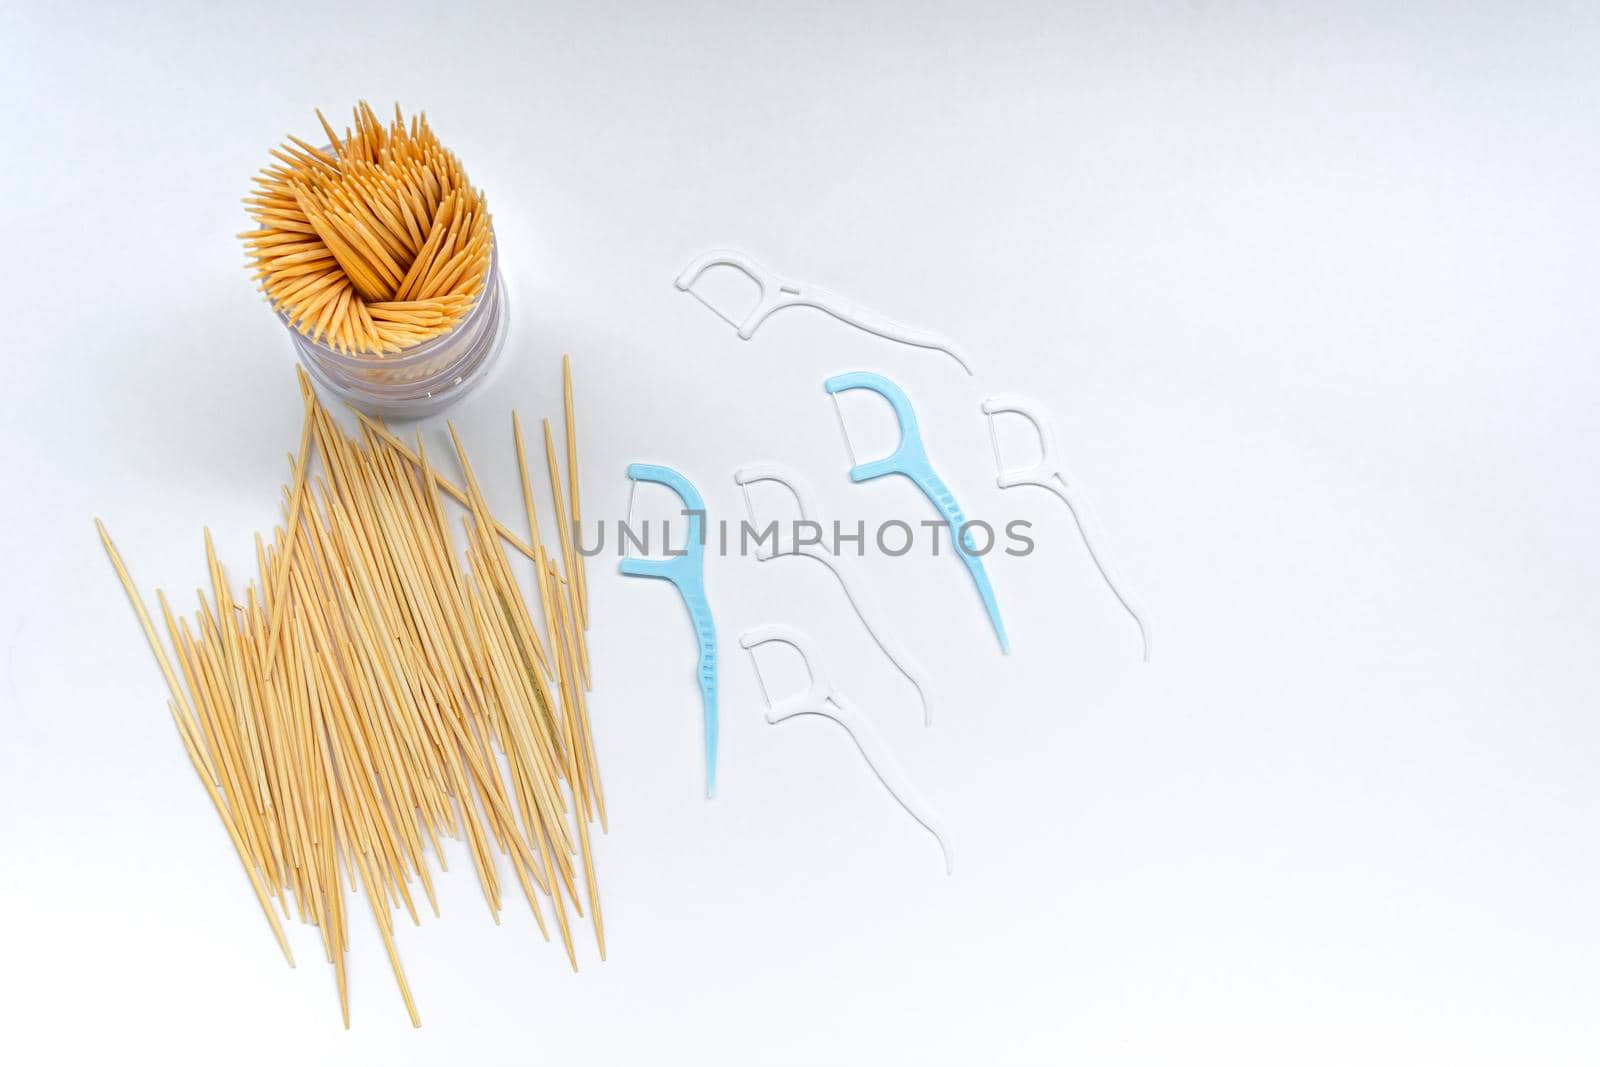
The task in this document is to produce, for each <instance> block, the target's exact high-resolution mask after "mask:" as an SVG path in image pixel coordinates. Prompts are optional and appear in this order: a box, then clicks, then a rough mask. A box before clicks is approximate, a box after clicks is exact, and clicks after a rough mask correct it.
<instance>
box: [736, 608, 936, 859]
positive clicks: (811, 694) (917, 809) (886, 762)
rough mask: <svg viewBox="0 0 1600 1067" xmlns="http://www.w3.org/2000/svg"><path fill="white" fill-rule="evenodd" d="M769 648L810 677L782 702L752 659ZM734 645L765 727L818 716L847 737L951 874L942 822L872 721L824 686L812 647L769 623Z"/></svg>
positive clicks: (822, 668)
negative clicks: (757, 691) (796, 661)
mask: <svg viewBox="0 0 1600 1067" xmlns="http://www.w3.org/2000/svg"><path fill="white" fill-rule="evenodd" d="M770 642H779V643H781V644H785V645H788V646H789V647H791V648H793V649H794V650H795V651H796V652H798V653H800V659H801V660H802V661H803V662H804V663H805V665H806V673H807V674H808V675H810V677H811V684H810V686H809V687H808V688H807V690H806V691H805V692H804V693H802V694H800V695H799V696H792V697H786V698H785V699H783V700H777V701H775V700H773V699H772V693H771V691H770V690H768V689H767V682H766V679H765V678H764V677H762V674H761V663H760V661H759V660H757V659H756V655H755V650H756V648H757V647H758V646H760V645H764V644H768V643H770ZM739 644H740V646H741V647H743V648H744V649H745V650H746V651H748V652H749V653H750V660H751V663H752V664H753V665H754V666H755V672H756V680H757V681H758V682H760V684H761V692H762V695H763V696H765V697H766V700H767V722H768V723H772V724H774V725H775V724H777V723H780V722H783V721H784V720H785V719H792V718H794V717H795V716H796V715H821V716H823V717H824V718H828V719H832V720H833V721H834V722H836V723H838V724H839V725H840V726H842V727H844V731H845V733H847V734H849V735H850V739H851V740H853V741H854V742H855V743H856V748H857V749H859V750H860V752H861V755H862V757H863V758H864V759H865V760H866V761H867V766H869V767H871V768H872V772H873V773H874V774H875V775H877V776H878V781H880V782H882V783H883V787H884V788H885V789H887V790H888V791H889V794H890V795H891V796H893V797H894V798H895V800H897V801H899V802H900V806H901V807H903V808H905V810H906V812H907V814H909V815H910V816H911V817H912V818H913V819H915V820H917V822H919V823H921V824H922V826H923V828H924V829H926V830H927V831H928V832H929V833H930V834H932V835H933V839H934V840H935V841H937V842H938V843H939V851H940V852H942V853H943V854H944V870H945V873H946V874H954V873H955V854H954V852H952V850H951V848H950V844H949V841H948V838H947V836H946V834H945V832H944V830H943V827H942V823H941V820H940V819H939V817H938V816H937V815H936V814H935V813H934V810H933V807H932V805H930V804H929V803H928V802H927V801H926V800H925V799H924V798H923V796H922V794H921V793H919V792H918V791H917V789H916V787H915V786H913V785H912V784H911V782H910V780H909V779H908V778H906V776H905V772H904V771H902V770H901V769H900V764H899V763H898V762H897V761H896V760H895V759H894V757H893V756H892V755H890V753H889V750H888V748H886V747H885V746H884V744H883V740H882V738H880V737H879V736H878V731H877V730H876V729H874V728H873V726H872V723H871V721H870V720H868V719H867V718H866V717H865V716H864V715H862V714H861V712H860V711H859V710H857V708H856V707H855V705H854V704H852V703H851V702H850V701H849V700H848V699H846V697H845V695H844V694H843V693H841V692H840V691H839V689H838V687H837V686H835V685H834V684H833V683H832V681H830V680H829V678H828V675H827V670H826V668H825V666H824V665H823V662H822V657H821V656H820V655H819V654H818V652H817V650H816V647H815V646H814V645H813V644H812V643H811V639H810V638H809V637H807V636H806V635H805V634H803V633H801V632H800V631H799V630H796V629H795V628H794V627H792V626H784V625H781V624H777V623H769V624H768V625H765V626H757V627H755V628H754V629H751V630H746V631H745V632H744V633H743V634H742V635H740V637H739Z"/></svg>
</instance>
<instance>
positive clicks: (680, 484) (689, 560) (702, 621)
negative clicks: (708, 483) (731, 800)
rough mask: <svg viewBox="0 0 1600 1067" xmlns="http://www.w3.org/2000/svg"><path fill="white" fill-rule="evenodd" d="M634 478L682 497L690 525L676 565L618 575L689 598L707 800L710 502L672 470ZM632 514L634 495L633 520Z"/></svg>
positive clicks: (711, 759) (625, 563)
mask: <svg viewBox="0 0 1600 1067" xmlns="http://www.w3.org/2000/svg"><path fill="white" fill-rule="evenodd" d="M628 477H629V478H630V479H631V480H632V481H633V482H634V484H635V486H637V485H638V483H639V482H655V483H656V484H657V485H664V486H666V487H667V488H668V489H671V490H672V491H673V492H674V493H677V494H678V499H679V500H681V501H683V510H684V513H685V514H686V515H687V516H688V519H689V540H688V543H687V544H686V545H685V546H684V551H683V554H682V555H678V556H673V557H672V558H671V559H632V558H624V559H622V560H621V562H620V563H618V565H617V569H618V570H620V571H621V572H622V573H623V574H625V575H627V576H628V577H630V578H662V579H665V580H666V581H669V582H671V583H672V584H673V585H675V586H677V588H678V595H679V596H681V597H683V606H684V607H686V608H688V609H689V621H690V622H691V623H693V624H694V633H695V637H696V639H697V640H698V641H699V643H700V667H699V671H698V678H699V681H700V701H701V704H702V706H703V708H704V711H705V729H706V796H707V797H711V796H714V795H715V794H716V788H717V627H716V624H715V623H714V622H713V621H712V619H711V602H710V601H709V600H707V599H706V580H705V565H704V564H705V550H706V548H705V541H706V539H705V521H706V505H705V501H704V500H702V499H701V497H700V491H699V490H698V489H696V488H695V487H694V483H692V482H690V481H689V479H687V478H685V477H684V476H683V475H681V474H679V473H678V472H677V471H675V470H673V469H672V468H671V467H661V466H657V465H655V464H651V463H630V464H628ZM632 510H633V509H632V497H631V495H630V497H629V517H630V518H631V517H632Z"/></svg>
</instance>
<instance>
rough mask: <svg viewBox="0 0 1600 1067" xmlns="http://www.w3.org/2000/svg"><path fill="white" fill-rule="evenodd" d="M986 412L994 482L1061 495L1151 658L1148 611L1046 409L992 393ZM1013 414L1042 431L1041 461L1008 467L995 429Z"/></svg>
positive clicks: (1000, 484)
mask: <svg viewBox="0 0 1600 1067" xmlns="http://www.w3.org/2000/svg"><path fill="white" fill-rule="evenodd" d="M983 413H984V414H985V415H987V416H989V419H988V422H989V440H990V441H991V442H993V444H994V462H995V468H996V470H997V471H998V474H997V475H996V477H995V484H996V485H998V486H999V487H1000V488H1001V489H1013V488H1015V487H1017V486H1019V485H1035V486H1038V487H1039V488H1040V489H1048V490H1049V491H1050V492H1052V493H1054V494H1055V495H1056V496H1058V497H1060V498H1061V502H1062V503H1064V504H1066V505H1067V510H1068V511H1070V512H1071V513H1072V519H1073V521H1074V522H1075V523H1077V525H1078V533H1079V534H1080V535H1081V536H1082V537H1083V544H1084V547H1085V548H1087V549H1088V550H1089V558H1090V559H1092V560H1094V565H1095V567H1097V568H1098V569H1099V571H1100V577H1102V578H1104V579H1105V582H1106V585H1107V586H1108V587H1110V589H1111V594H1112V595H1113V596H1115V597H1116V598H1117V600H1118V602H1120V603H1121V604H1122V607H1123V610H1125V611H1126V612H1127V613H1128V614H1129V615H1131V616H1132V617H1133V621H1134V625H1136V626H1138V627H1139V641H1140V644H1141V645H1142V646H1143V648H1144V661H1145V662H1146V663H1149V662H1150V626H1149V623H1148V622H1147V621H1146V618H1145V616H1146V612H1145V610H1144V608H1143V607H1142V606H1141V604H1140V602H1139V601H1138V600H1137V599H1136V598H1135V597H1134V595H1133V594H1132V593H1130V592H1128V591H1127V589H1126V587H1125V586H1124V585H1123V584H1122V583H1120V582H1119V581H1118V579H1117V576H1116V571H1115V570H1114V569H1113V568H1112V566H1111V563H1110V561H1109V560H1108V559H1107V558H1106V555H1105V553H1104V552H1102V551H1101V550H1100V548H1099V547H1097V546H1098V545H1100V544H1101V543H1102V542H1103V541H1104V537H1103V534H1102V532H1101V529H1100V524H1099V522H1098V521H1097V520H1096V518H1095V514H1094V511H1093V510H1092V509H1091V508H1090V507H1089V502H1088V501H1087V500H1085V499H1084V498H1083V497H1082V496H1081V495H1080V494H1079V491H1078V490H1077V489H1076V484H1077V483H1076V482H1075V480H1074V479H1072V478H1071V477H1069V476H1068V474H1067V469H1066V467H1064V466H1062V463H1061V458H1060V453H1059V452H1058V451H1057V449H1056V435H1055V428H1054V427H1053V426H1052V425H1051V423H1050V417H1049V416H1048V415H1047V414H1046V413H1045V411H1044V409H1043V408H1041V407H1039V405H1037V404H1035V403H1033V402H1032V401H1031V400H1027V399H1025V398H1023V397H1020V396H991V397H989V398H988V399H987V400H985V401H984V402H983ZM1001 414H1012V415H1021V416H1022V417H1023V418H1025V419H1027V420H1028V421H1029V422H1030V423H1032V424H1033V428H1034V430H1035V431H1036V432H1037V433H1038V435H1039V461H1038V462H1037V463H1035V464H1034V465H1033V466H1031V467H1021V468H1016V469H1009V468H1007V467H1006V463H1005V458H1004V457H1003V456H1002V455H1001V454H1000V435H999V434H998V433H997V432H996V431H995V419H994V417H995V416H996V415H1001Z"/></svg>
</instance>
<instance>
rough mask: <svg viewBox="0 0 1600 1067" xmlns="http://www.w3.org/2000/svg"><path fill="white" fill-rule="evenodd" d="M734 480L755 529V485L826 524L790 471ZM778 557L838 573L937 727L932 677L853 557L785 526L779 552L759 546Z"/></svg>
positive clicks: (761, 466)
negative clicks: (770, 487) (774, 490)
mask: <svg viewBox="0 0 1600 1067" xmlns="http://www.w3.org/2000/svg"><path fill="white" fill-rule="evenodd" d="M733 480H734V481H735V482H736V483H738V485H739V488H740V490H741V491H742V492H743V493H744V504H745V511H746V513H747V514H749V516H750V521H751V522H752V523H756V512H755V504H754V502H753V501H752V500H751V499H750V490H749V488H748V486H749V485H750V484H751V483H752V482H777V483H778V484H779V485H781V486H783V487H784V488H786V489H788V490H789V492H790V493H792V494H793V495H794V498H795V501H796V502H797V503H798V504H799V505H800V518H801V519H802V520H804V521H809V522H815V523H817V524H818V525H821V523H822V519H821V518H820V513H819V512H818V510H817V505H816V496H815V495H814V494H813V493H812V491H811V486H810V484H809V483H807V482H806V480H805V479H804V478H803V477H802V476H801V475H800V474H799V473H798V472H796V471H794V470H791V469H790V468H788V467H785V466H782V465H780V464H777V463H751V464H747V465H745V466H743V467H740V468H739V469H738V470H736V471H734V472H733ZM758 525H759V524H758ZM778 556H808V557H810V558H811V559H814V560H816V561H817V562H819V563H821V564H822V565H823V566H825V567H827V568H828V569H829V570H830V571H832V572H833V576H834V577H835V578H837V579H838V580H839V584H840V585H841V586H842V587H843V588H844V595H845V598H846V599H848V600H849V601H850V606H851V607H852V608H854V609H855V613H856V617H857V618H859V619H860V620H861V624H862V625H863V626H865V627H866V628H867V634H868V635H869V636H870V637H871V638H872V640H873V641H874V642H876V643H877V646H878V647H879V648H880V649H882V650H883V654H884V655H885V656H887V657H889V662H890V663H892V664H894V666H895V669H896V670H898V671H899V672H900V673H901V674H903V675H905V678H906V681H908V682H910V683H911V684H912V686H913V687H914V688H915V689H916V691H917V697H918V698H919V699H920V700H921V701H922V722H923V725H924V726H926V725H929V724H931V723H932V722H933V708H932V705H931V704H930V702H929V699H928V688H929V687H928V684H927V674H926V672H925V671H924V670H923V668H922V665H921V664H919V663H918V662H917V661H916V659H915V658H914V657H913V656H912V655H911V653H910V652H908V651H907V650H906V649H905V647H904V646H903V645H901V644H900V642H899V641H898V640H897V639H896V638H895V637H894V636H893V633H892V631H891V630H890V628H889V626H888V624H887V622H886V620H885V618H884V611H883V608H882V606H881V605H880V604H879V602H878V599H877V597H875V596H874V595H873V594H872V587H871V586H870V585H868V584H867V583H866V581H865V580H864V579H863V577H862V574H861V571H860V570H859V569H858V568H857V567H856V566H855V565H854V564H853V563H852V562H851V561H850V559H849V557H847V556H842V555H840V554H839V553H837V552H835V551H833V549H832V548H830V547H829V546H827V545H825V544H805V545H801V544H799V543H798V542H797V541H796V540H795V538H794V536H793V533H792V532H791V531H786V530H784V529H783V528H782V526H781V525H780V526H779V527H778V533H777V544H776V545H775V546H773V547H770V548H769V547H767V546H766V544H765V543H764V542H762V541H761V540H759V539H758V540H757V541H756V558H757V559H759V560H762V561H766V560H770V559H774V558H776V557H778Z"/></svg>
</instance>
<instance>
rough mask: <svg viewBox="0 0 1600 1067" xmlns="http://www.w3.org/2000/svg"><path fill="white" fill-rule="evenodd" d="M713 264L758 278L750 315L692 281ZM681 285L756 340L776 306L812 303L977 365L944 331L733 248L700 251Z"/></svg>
mask: <svg viewBox="0 0 1600 1067" xmlns="http://www.w3.org/2000/svg"><path fill="white" fill-rule="evenodd" d="M712 267H732V268H733V269H734V270H737V271H739V272H740V273H742V274H743V275H744V276H745V277H747V278H749V279H750V280H751V281H753V282H755V283H756V286H757V288H759V289H760V290H761V297H760V299H759V300H757V301H756V306H755V307H754V308H752V309H751V310H750V312H749V313H748V314H746V315H745V317H744V319H743V320H741V321H735V320H734V319H732V318H729V317H728V316H727V315H725V314H723V313H722V311H721V310H719V309H718V308H716V307H715V306H713V305H712V304H711V302H710V301H708V300H706V299H705V298H704V297H702V296H701V295H700V294H699V293H697V292H695V291H694V289H693V288H692V286H693V285H694V283H695V282H696V281H698V280H699V279H700V276H701V275H702V274H704V273H705V272H706V271H708V270H710V269H711V268H712ZM674 284H675V285H677V287H678V288H679V289H681V290H683V291H684V292H686V293H688V294H689V295H690V296H692V297H694V298H695V299H696V300H698V301H700V303H702V304H704V305H705V306H706V307H708V308H710V309H711V313H712V314H714V315H716V316H717V318H719V319H721V320H722V321H723V322H726V323H727V324H728V325H729V326H732V327H733V328H734V329H736V330H738V331H739V337H740V338H741V339H743V340H746V341H748V340H750V338H751V337H752V336H753V335H754V334H755V332H756V328H757V327H759V326H760V325H761V324H762V323H763V322H765V321H766V320H767V318H768V317H769V316H771V315H772V313H773V312H775V311H781V310H783V309H784V308H789V307H809V308H816V309H817V310H818V311H825V312H827V313H828V314H829V315H832V316H833V317H834V318H836V319H838V320H839V321H840V322H844V323H847V324H849V325H851V326H854V327H855V328H856V329H858V330H865V331H866V332H867V333H870V334H875V335H876V336H878V337H882V338H884V339H885V340H889V341H897V342H899V343H900V344H903V345H911V346H912V347H913V348H927V349H931V350H932V351H935V352H943V353H944V354H945V355H947V356H949V357H950V358H951V359H953V360H955V361H956V362H957V363H959V364H960V365H961V369H962V370H964V371H966V372H967V373H968V374H971V373H972V367H971V365H969V364H968V363H967V360H966V357H965V356H963V355H962V354H961V353H960V352H959V351H958V350H957V349H956V347H955V346H954V345H953V344H951V343H950V342H949V341H946V340H945V339H944V338H942V337H940V336H939V335H938V334H935V333H932V332H930V331H927V330H919V329H916V328H915V327H912V326H906V325H903V324H901V323H898V322H895V321H894V320H893V319H890V318H886V317H884V316H883V315H880V314H878V313H877V312H876V311H872V310H870V309H868V308H864V307H862V306H861V305H860V304H857V303H854V302H853V301H850V300H847V299H846V298H844V297H842V296H840V295H839V294H837V293H833V292H829V291H828V290H827V289H824V288H822V287H821V286H819V285H809V284H806V283H804V282H791V281H788V280H786V279H784V278H782V277H780V276H778V275H777V274H774V273H773V272H772V271H770V270H768V269H767V268H766V267H763V266H762V265H761V264H759V263H757V262H756V261H755V260H754V259H751V258H750V257H749V256H747V255H745V254H744V253H743V252H736V251H733V250H732V249H717V250H714V251H711V252H706V253H704V254H703V255H699V256H696V257H695V258H694V259H692V260H690V261H689V265H688V266H687V267H684V268H683V272H682V273H681V274H679V275H678V278H677V281H676V282H675V283H674Z"/></svg>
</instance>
